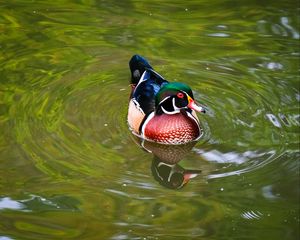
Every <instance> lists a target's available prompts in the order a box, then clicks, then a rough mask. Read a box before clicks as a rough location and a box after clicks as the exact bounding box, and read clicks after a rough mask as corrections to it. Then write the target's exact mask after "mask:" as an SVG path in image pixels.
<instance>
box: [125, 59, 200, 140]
mask: <svg viewBox="0 0 300 240" xmlns="http://www.w3.org/2000/svg"><path fill="white" fill-rule="evenodd" d="M129 66H130V70H131V85H132V92H131V95H130V102H129V109H128V118H127V120H128V124H129V127H130V128H131V130H132V131H133V132H134V133H135V134H137V135H139V136H141V137H142V138H145V139H147V140H151V141H155V142H159V143H164V144H183V143H187V142H190V141H193V140H196V139H198V138H199V137H200V135H201V128H200V123H199V120H198V118H197V115H196V113H195V111H194V110H196V111H201V112H204V109H203V108H202V107H199V106H197V105H196V104H195V103H194V100H193V93H192V90H191V89H190V88H189V87H188V86H187V85H185V84H183V83H169V82H168V81H167V80H165V79H164V78H163V77H162V76H160V75H159V74H158V73H156V72H155V71H154V70H153V68H152V67H151V65H150V64H149V63H148V62H147V60H145V59H144V58H142V57H141V56H139V55H134V56H133V57H132V58H131V60H130V62H129Z"/></svg>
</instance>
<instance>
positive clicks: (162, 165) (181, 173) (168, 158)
mask: <svg viewBox="0 0 300 240" xmlns="http://www.w3.org/2000/svg"><path fill="white" fill-rule="evenodd" d="M134 140H135V142H136V144H138V145H139V146H141V147H142V148H143V149H144V150H146V151H147V152H150V153H152V154H153V161H152V165H151V171H152V175H153V177H154V179H155V180H156V181H157V182H158V183H159V184H161V185H162V186H164V187H167V188H170V189H180V188H182V187H184V186H185V185H186V184H187V183H188V182H189V180H190V179H192V178H194V177H197V176H198V175H199V174H200V173H201V170H198V169H194V170H192V169H185V168H183V167H182V166H180V165H179V162H180V161H181V160H182V159H183V158H184V157H185V156H186V155H187V154H188V153H189V152H190V151H191V149H192V148H193V146H194V145H195V144H196V142H190V143H187V144H181V145H166V144H159V143H155V142H150V141H146V140H144V139H141V138H138V137H134Z"/></svg>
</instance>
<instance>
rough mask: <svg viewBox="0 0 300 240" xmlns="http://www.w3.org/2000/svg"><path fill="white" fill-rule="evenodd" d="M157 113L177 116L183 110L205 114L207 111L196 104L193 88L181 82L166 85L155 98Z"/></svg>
mask: <svg viewBox="0 0 300 240" xmlns="http://www.w3.org/2000/svg"><path fill="white" fill-rule="evenodd" d="M155 107H156V112H157V113H165V114H175V113H179V112H180V111H181V110H182V109H191V110H195V111H197V112H203V113H205V109H204V108H203V107H201V106H198V105H197V104H196V103H195V100H194V96H193V92H192V90H191V88H190V87H189V86H188V85H186V84H184V83H179V82H172V83H168V84H166V85H164V86H163V87H162V88H161V89H160V90H159V92H158V93H157V95H156V97H155Z"/></svg>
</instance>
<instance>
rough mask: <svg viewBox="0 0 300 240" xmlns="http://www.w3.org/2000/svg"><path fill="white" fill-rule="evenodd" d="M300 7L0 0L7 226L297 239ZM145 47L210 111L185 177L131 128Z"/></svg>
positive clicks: (10, 229)
mask: <svg viewBox="0 0 300 240" xmlns="http://www.w3.org/2000/svg"><path fill="white" fill-rule="evenodd" d="M299 10H300V8H299V3H297V1H292V0H289V1H266V0H261V1H255V0H253V1H250V0H245V1H231V0H224V1H221V0H216V1H207V0H203V1H186V2H184V1H182V3H180V2H179V1H154V0H153V1H125V0H122V1H100V0H98V1H96V0H81V1H80V0H77V1H75V0H74V1H34V0H32V1H25V0H23V1H22V0H17V1H2V2H0V53H1V54H0V239H1V240H15V239H30V240H32V239H51V240H52V239H112V240H122V239H163V240H164V239H167V240H168V239H207V240H212V239H213V240H218V239H224V240H226V239H237V240H240V239H249V240H250V239H257V240H261V239H272V240H274V239H278V240H282V239H293V240H296V239H299V223H300V217H299V193H300V191H299V190H300V188H299V155H300V154H299V142H300V141H299V125H300V113H299V102H300V92H299V54H300V53H299V38H300V36H299V21H300V18H299ZM135 53H139V54H141V55H143V56H145V57H147V58H148V59H149V60H150V63H151V64H152V65H153V66H154V68H155V69H156V70H157V71H158V72H159V73H161V74H162V75H163V76H164V77H166V78H167V79H168V80H170V81H182V82H185V83H187V84H189V85H190V86H191V87H192V89H193V90H194V95H195V98H196V100H197V101H198V102H200V103H201V104H203V105H205V106H207V108H208V113H207V114H205V115H204V114H201V115H200V116H199V117H200V120H201V122H202V126H203V128H204V135H203V137H202V139H201V140H200V141H199V142H198V143H196V145H195V146H192V149H188V151H186V152H185V154H186V155H185V156H182V159H178V161H179V160H181V161H179V162H177V165H175V166H174V167H175V168H176V169H179V170H180V171H183V169H189V170H194V171H196V170H201V173H198V175H197V176H196V177H195V178H193V179H191V180H190V181H189V183H187V184H186V185H185V186H183V187H182V188H179V189H170V186H168V184H166V183H163V182H162V181H160V180H159V178H158V177H157V176H155V166H156V165H155V164H158V163H157V162H156V161H157V159H156V158H155V157H154V156H153V154H151V153H149V152H147V151H144V150H143V149H142V148H141V147H140V146H139V145H138V144H136V139H135V138H134V137H133V136H132V135H131V133H130V131H129V130H128V127H127V123H126V114H127V102H128V98H129V92H130V87H129V78H130V73H129V70H128V60H129V59H130V57H131V56H132V55H133V54H135ZM163 151H168V150H163ZM169 165H170V164H169Z"/></svg>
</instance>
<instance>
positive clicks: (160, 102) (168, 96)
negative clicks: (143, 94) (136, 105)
mask: <svg viewBox="0 0 300 240" xmlns="http://www.w3.org/2000/svg"><path fill="white" fill-rule="evenodd" d="M170 97H171V96H168V97H165V98H164V99H163V100H161V101H160V102H159V104H158V105H160V104H162V103H163V102H164V101H166V100H167V99H169V98H170Z"/></svg>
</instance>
